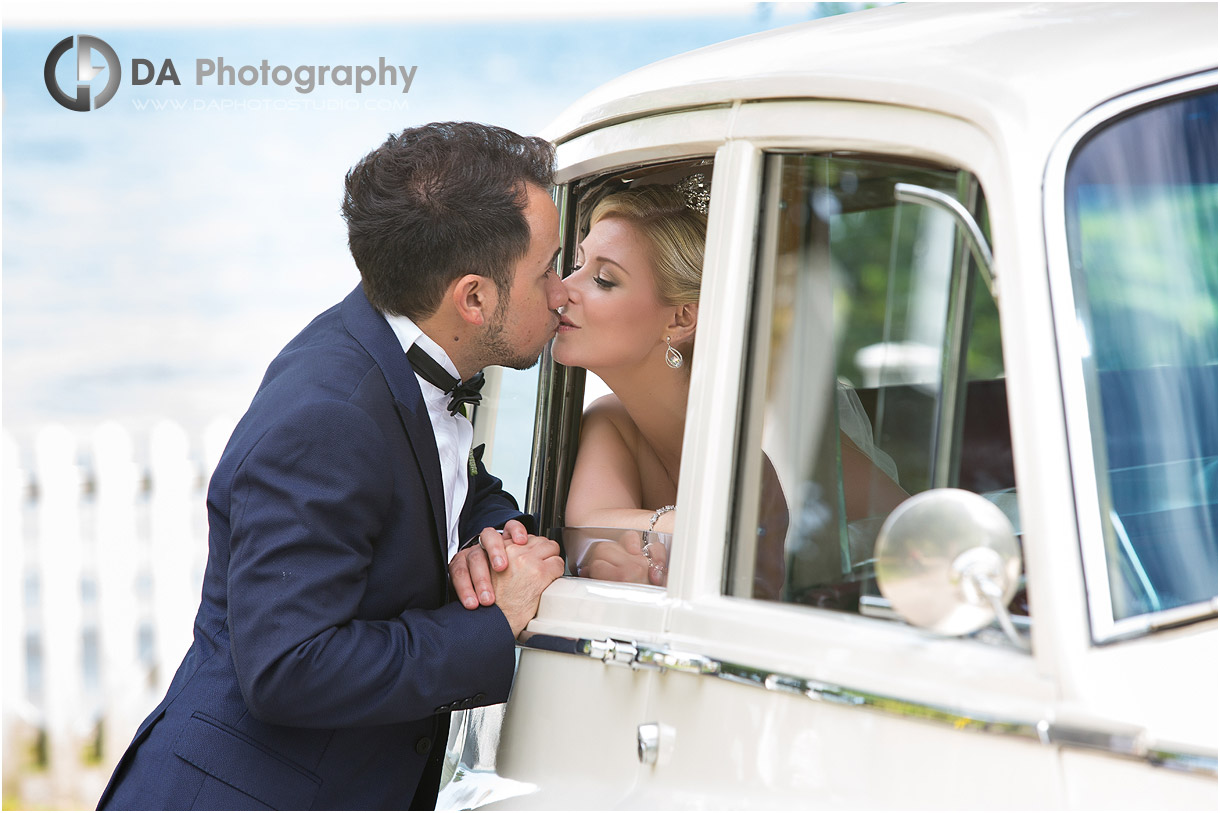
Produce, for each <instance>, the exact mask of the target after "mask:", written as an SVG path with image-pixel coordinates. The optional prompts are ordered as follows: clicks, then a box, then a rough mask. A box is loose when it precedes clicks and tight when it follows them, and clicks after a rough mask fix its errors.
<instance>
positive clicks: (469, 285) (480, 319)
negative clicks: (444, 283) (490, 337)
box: [448, 274, 497, 326]
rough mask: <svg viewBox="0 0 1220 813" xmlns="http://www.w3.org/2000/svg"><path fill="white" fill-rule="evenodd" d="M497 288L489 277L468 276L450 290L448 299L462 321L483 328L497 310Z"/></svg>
mask: <svg viewBox="0 0 1220 813" xmlns="http://www.w3.org/2000/svg"><path fill="white" fill-rule="evenodd" d="M496 294H497V291H496V286H495V283H493V282H492V281H491V280H490V279H488V278H487V277H483V276H480V275H478V274H466V275H465V276H463V277H459V278H458V279H457V281H456V282H454V283H453V285H452V286H450V288H449V295H448V299H449V301H450V302H451V303H452V304H453V307H454V310H456V311H457V314H458V316H459V317H461V319H462V321H464V322H466V323H467V324H471V325H476V326H481V325H483V324H484V323H486V322H487V320H488V319H490V318H491V315H492V314H493V313H494V312H495V310H496Z"/></svg>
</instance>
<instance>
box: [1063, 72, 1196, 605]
mask: <svg viewBox="0 0 1220 813" xmlns="http://www.w3.org/2000/svg"><path fill="white" fill-rule="evenodd" d="M1065 204H1066V212H1067V233H1068V252H1069V256H1070V260H1071V270H1072V277H1073V287H1074V289H1075V290H1076V291H1077V294H1076V305H1077V322H1078V324H1079V325H1080V328H1081V331H1082V333H1083V338H1084V340H1085V344H1084V347H1085V348H1086V350H1087V352H1086V353H1085V354H1084V355H1085V358H1084V359H1082V360H1083V361H1084V362H1085V364H1086V367H1087V368H1088V369H1089V370H1090V384H1091V386H1090V387H1089V388H1088V390H1087V393H1088V398H1089V400H1090V405H1089V406H1090V411H1089V416H1090V417H1089V422H1090V425H1091V427H1092V432H1093V438H1092V440H1093V454H1094V456H1095V458H1096V459H1097V461H1098V465H1097V468H1098V472H1097V474H1098V482H1099V492H1100V494H1101V496H1102V514H1103V517H1102V520H1103V521H1102V527H1103V529H1104V540H1105V565H1106V570H1107V573H1106V574H1105V576H1104V577H1103V579H1104V580H1106V581H1108V583H1109V591H1110V599H1111V601H1110V603H1111V610H1112V612H1113V617H1114V618H1115V619H1124V618H1130V617H1133V616H1138V615H1144V614H1148V613H1154V612H1158V611H1161V610H1168V609H1172V608H1175V607H1181V606H1184V605H1189V604H1195V603H1199V602H1207V601H1209V600H1210V601H1214V600H1215V598H1216V592H1217V591H1216V587H1217V578H1216V575H1217V571H1216V561H1217V560H1216V528H1217V522H1216V493H1217V475H1216V470H1217V467H1216V447H1217V444H1216V403H1217V401H1216V356H1217V330H1216V324H1217V320H1216V262H1217V250H1216V245H1217V240H1216V233H1217V231H1216V218H1217V194H1216V93H1215V91H1214V90H1212V91H1211V92H1210V93H1203V94H1198V95H1193V96H1187V97H1180V98H1175V99H1171V100H1168V101H1164V102H1162V103H1160V104H1157V105H1154V106H1151V107H1147V108H1144V109H1141V110H1138V111H1136V112H1134V113H1132V114H1130V115H1126V116H1123V117H1121V118H1119V119H1118V120H1116V121H1113V122H1111V123H1109V124H1107V125H1105V126H1103V127H1101V128H1100V129H1098V130H1097V131H1095V132H1093V133H1092V134H1091V135H1089V136H1088V137H1087V138H1086V139H1085V140H1084V142H1083V143H1082V144H1081V145H1080V146H1079V147H1078V148H1077V150H1076V152H1075V155H1074V156H1073V158H1072V161H1071V163H1070V165H1069V167H1068V172H1067V185H1066V201H1065ZM1213 606H1214V605H1213ZM1213 612H1214V610H1213Z"/></svg>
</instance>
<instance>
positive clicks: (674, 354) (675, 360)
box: [665, 336, 685, 370]
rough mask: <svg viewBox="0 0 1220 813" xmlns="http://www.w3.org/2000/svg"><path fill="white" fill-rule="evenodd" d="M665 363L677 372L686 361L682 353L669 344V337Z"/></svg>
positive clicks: (666, 343)
mask: <svg viewBox="0 0 1220 813" xmlns="http://www.w3.org/2000/svg"><path fill="white" fill-rule="evenodd" d="M665 363H666V364H668V365H669V366H670V367H673V368H674V369H675V370H676V369H678V368H679V367H681V366H682V365H683V364H684V363H685V359H683V358H682V353H680V352H679V351H678V348H676V347H674V346H673V345H672V344H670V343H669V337H668V336H666V337H665Z"/></svg>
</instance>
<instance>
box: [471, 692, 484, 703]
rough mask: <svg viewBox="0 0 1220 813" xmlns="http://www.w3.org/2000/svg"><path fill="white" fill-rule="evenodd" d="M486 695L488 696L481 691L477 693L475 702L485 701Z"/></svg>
mask: <svg viewBox="0 0 1220 813" xmlns="http://www.w3.org/2000/svg"><path fill="white" fill-rule="evenodd" d="M485 697H487V695H485V694H483V693H482V692H479V693H478V694H476V695H475V696H474V702H476V703H482V702H483V699H484V698H485Z"/></svg>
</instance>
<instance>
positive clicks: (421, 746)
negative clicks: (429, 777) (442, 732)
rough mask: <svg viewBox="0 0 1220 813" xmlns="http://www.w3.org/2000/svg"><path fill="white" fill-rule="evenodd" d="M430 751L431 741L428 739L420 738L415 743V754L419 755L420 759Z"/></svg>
mask: <svg viewBox="0 0 1220 813" xmlns="http://www.w3.org/2000/svg"><path fill="white" fill-rule="evenodd" d="M431 750H432V740H430V739H428V738H427V737H420V738H419V741H418V742H416V743H415V753H417V754H419V755H420V756H421V757H422V756H424V755H425V754H427V753H428V752H429V751H431Z"/></svg>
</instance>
